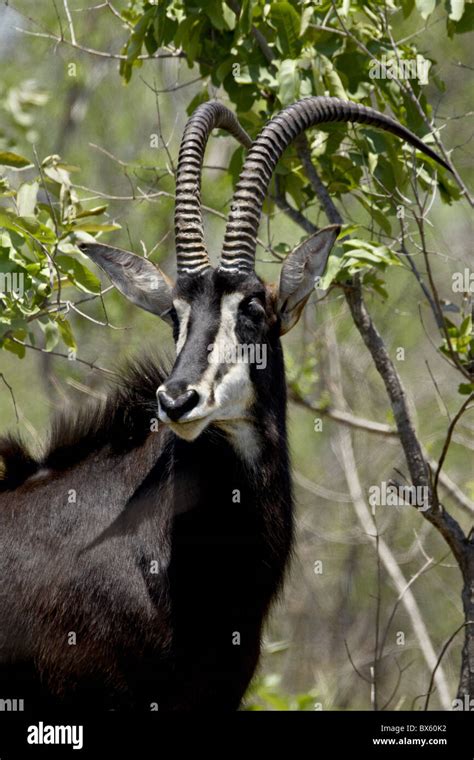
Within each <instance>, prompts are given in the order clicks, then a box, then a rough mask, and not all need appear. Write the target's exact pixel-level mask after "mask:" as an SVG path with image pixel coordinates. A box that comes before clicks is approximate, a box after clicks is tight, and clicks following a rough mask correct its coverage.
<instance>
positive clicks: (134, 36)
mask: <svg viewBox="0 0 474 760" xmlns="http://www.w3.org/2000/svg"><path fill="white" fill-rule="evenodd" d="M154 15H155V8H151V9H150V10H149V11H147V12H146V13H145V14H144V15H143V16H142V17H141V19H140V21H139V22H138V23H137V24H135V26H134V28H133V32H132V33H131V35H130V39H129V40H128V45H127V62H128V63H133V61H135V60H136V59H137V58H138V56H139V55H140V53H141V50H142V46H143V41H144V39H145V34H146V32H147V29H148V26H149V25H150V23H151V22H152V20H153V17H154Z"/></svg>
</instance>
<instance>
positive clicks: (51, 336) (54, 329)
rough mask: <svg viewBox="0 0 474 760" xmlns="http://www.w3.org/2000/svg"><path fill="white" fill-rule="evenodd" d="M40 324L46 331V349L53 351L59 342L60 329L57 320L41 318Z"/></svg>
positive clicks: (43, 330) (44, 331)
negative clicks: (44, 320) (43, 320)
mask: <svg viewBox="0 0 474 760" xmlns="http://www.w3.org/2000/svg"><path fill="white" fill-rule="evenodd" d="M38 324H39V326H40V329H41V330H42V332H43V333H44V350H45V351H52V350H53V349H54V348H56V346H57V345H58V343H59V330H58V326H57V324H56V322H53V321H52V320H48V321H47V322H42V321H41V320H39V321H38Z"/></svg>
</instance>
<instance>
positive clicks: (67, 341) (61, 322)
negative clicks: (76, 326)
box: [57, 317, 77, 350]
mask: <svg viewBox="0 0 474 760" xmlns="http://www.w3.org/2000/svg"><path fill="white" fill-rule="evenodd" d="M57 325H58V329H59V332H60V334H61V338H62V340H63V343H64V345H65V346H67V347H68V348H73V349H74V350H76V349H77V343H76V340H75V338H74V335H73V332H72V329H71V325H70V324H69V322H68V320H67V319H64V317H59V318H58V320H57Z"/></svg>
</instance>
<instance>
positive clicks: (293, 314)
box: [278, 224, 341, 335]
mask: <svg viewBox="0 0 474 760" xmlns="http://www.w3.org/2000/svg"><path fill="white" fill-rule="evenodd" d="M340 230H341V228H340V226H339V225H338V224H334V225H331V226H330V227H325V228H324V229H322V230H318V232H315V233H314V235H311V237H309V238H308V239H307V240H305V241H304V242H303V243H301V245H299V246H298V248H295V250H294V251H292V252H291V253H289V254H288V256H287V257H286V259H285V262H284V264H283V267H282V270H281V274H280V286H279V292H278V312H279V315H280V319H281V335H284V334H285V333H287V332H288V330H291V328H292V327H293V326H294V325H295V324H296V323H297V321H298V319H299V318H300V315H301V312H302V311H303V308H304V306H305V304H306V301H307V300H308V298H309V297H310V295H311V293H312V292H313V288H314V284H315V281H316V278H317V277H321V275H322V274H323V272H324V270H325V269H326V264H327V260H328V256H329V254H330V253H331V249H332V247H333V245H334V243H335V240H336V238H337V236H338V235H339V232H340Z"/></svg>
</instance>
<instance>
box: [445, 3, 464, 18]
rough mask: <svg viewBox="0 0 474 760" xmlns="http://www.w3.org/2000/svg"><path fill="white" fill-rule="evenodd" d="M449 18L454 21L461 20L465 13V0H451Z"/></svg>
mask: <svg viewBox="0 0 474 760" xmlns="http://www.w3.org/2000/svg"><path fill="white" fill-rule="evenodd" d="M449 6H450V10H449V18H450V19H451V20H452V21H461V19H462V17H463V15H464V6H465V2H464V0H450V2H449Z"/></svg>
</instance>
